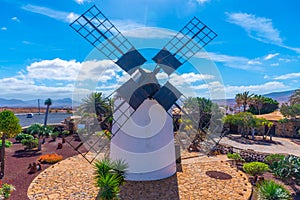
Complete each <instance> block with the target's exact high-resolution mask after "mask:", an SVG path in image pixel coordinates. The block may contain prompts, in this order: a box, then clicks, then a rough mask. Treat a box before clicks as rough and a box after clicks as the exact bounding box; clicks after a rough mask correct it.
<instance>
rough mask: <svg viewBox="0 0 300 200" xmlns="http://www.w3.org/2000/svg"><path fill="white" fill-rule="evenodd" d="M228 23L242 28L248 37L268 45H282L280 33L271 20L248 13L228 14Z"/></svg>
mask: <svg viewBox="0 0 300 200" xmlns="http://www.w3.org/2000/svg"><path fill="white" fill-rule="evenodd" d="M226 15H227V17H228V19H227V21H228V22H230V23H232V24H236V25H238V26H241V27H242V28H243V29H245V30H246V31H247V33H248V35H249V36H250V37H252V38H254V39H256V40H259V41H261V42H266V43H273V44H282V39H281V38H280V35H279V31H278V30H277V29H275V28H274V27H273V23H272V20H271V19H268V18H264V17H257V16H255V15H252V14H247V13H226Z"/></svg>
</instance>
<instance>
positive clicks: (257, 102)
mask: <svg viewBox="0 0 300 200" xmlns="http://www.w3.org/2000/svg"><path fill="white" fill-rule="evenodd" d="M263 104H264V99H263V96H261V95H254V96H253V97H252V101H251V104H250V108H249V111H250V110H251V107H254V108H255V109H256V110H258V114H259V115H260V111H261V109H262V108H263ZM250 112H251V111H250ZM251 113H253V112H251ZM253 114H254V113H253Z"/></svg>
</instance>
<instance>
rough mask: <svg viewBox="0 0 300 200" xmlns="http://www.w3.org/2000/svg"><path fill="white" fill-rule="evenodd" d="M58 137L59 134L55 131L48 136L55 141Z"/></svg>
mask: <svg viewBox="0 0 300 200" xmlns="http://www.w3.org/2000/svg"><path fill="white" fill-rule="evenodd" d="M58 135H59V132H57V131H55V132H52V133H51V134H50V136H51V138H52V139H53V140H56V138H57V137H58Z"/></svg>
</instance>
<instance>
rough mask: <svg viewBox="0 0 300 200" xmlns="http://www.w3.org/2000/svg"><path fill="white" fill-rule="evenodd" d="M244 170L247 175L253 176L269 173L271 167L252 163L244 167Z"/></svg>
mask: <svg viewBox="0 0 300 200" xmlns="http://www.w3.org/2000/svg"><path fill="white" fill-rule="evenodd" d="M243 169H244V171H245V172H246V173H247V174H250V175H252V176H255V175H261V174H263V173H265V172H266V171H268V169H269V166H268V165H267V164H265V163H262V162H250V163H245V164H244V165H243Z"/></svg>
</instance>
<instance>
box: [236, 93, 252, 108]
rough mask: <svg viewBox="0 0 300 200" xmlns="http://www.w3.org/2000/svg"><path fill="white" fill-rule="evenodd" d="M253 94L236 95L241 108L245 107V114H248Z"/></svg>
mask: <svg viewBox="0 0 300 200" xmlns="http://www.w3.org/2000/svg"><path fill="white" fill-rule="evenodd" d="M252 96H253V94H250V95H249V91H247V92H244V93H239V94H236V95H235V102H236V103H237V105H239V106H241V105H242V106H243V109H244V112H246V107H247V105H249V104H250V102H251V99H252Z"/></svg>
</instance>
